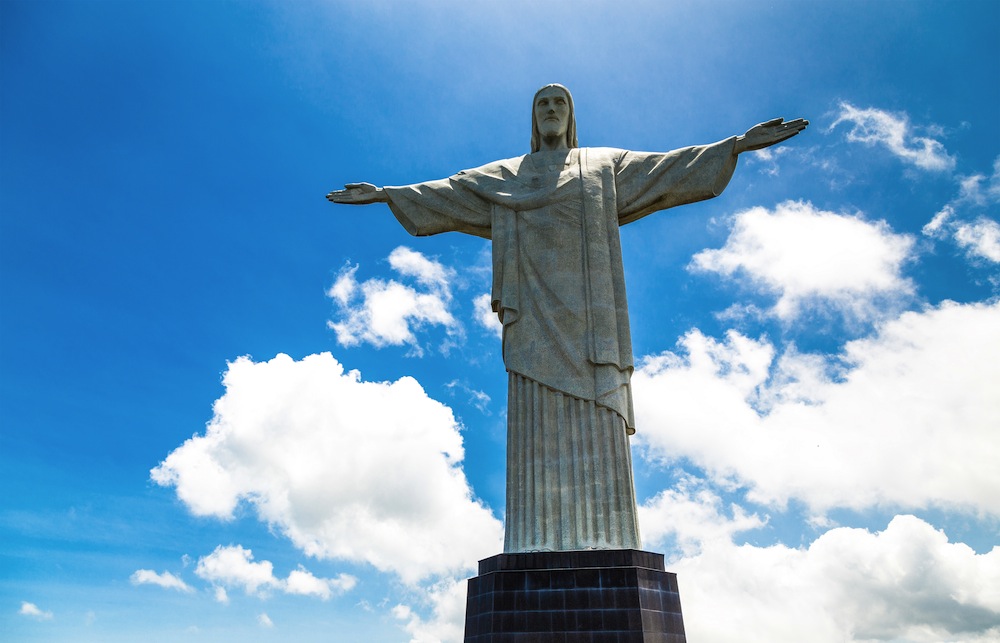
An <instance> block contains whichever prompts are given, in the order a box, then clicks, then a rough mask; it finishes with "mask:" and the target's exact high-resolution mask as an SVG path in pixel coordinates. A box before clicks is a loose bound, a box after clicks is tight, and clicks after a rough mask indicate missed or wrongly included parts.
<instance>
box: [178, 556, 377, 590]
mask: <svg viewBox="0 0 1000 643" xmlns="http://www.w3.org/2000/svg"><path fill="white" fill-rule="evenodd" d="M194 573H195V574H197V575H198V576H199V577H200V578H202V579H204V580H206V581H208V582H210V583H212V584H213V585H214V586H215V598H216V600H217V601H219V602H220V603H228V602H229V594H228V593H227V592H226V589H227V588H230V589H233V588H235V589H242V590H243V591H244V592H245V593H247V594H255V595H258V596H265V595H266V592H267V590H272V589H273V590H278V591H282V592H285V593H286V594H297V595H300V596H317V597H319V598H322V599H323V600H326V599H328V598H330V597H331V596H333V595H335V594H342V593H344V592H348V591H350V590H351V589H353V588H354V586H355V585H357V582H358V580H357V579H356V578H354V577H353V576H351V575H349V574H340V575H339V576H338V577H337V578H317V577H316V576H313V574H312V573H311V572H309V571H308V570H307V569H305V568H303V567H302V566H301V565H300V566H299V568H298V569H296V570H293V571H292V572H291V573H289V574H288V578H287V579H285V580H281V579H279V578H277V577H276V576H275V575H274V565H272V564H271V561H267V560H262V561H260V562H254V559H253V552H252V551H251V550H249V549H244V548H243V547H242V546H241V545H230V546H222V545H219V546H218V547H216V548H215V551H213V552H212V553H211V554H209V555H207V556H203V557H202V558H200V559H199V560H198V566H197V567H196V568H195V572H194Z"/></svg>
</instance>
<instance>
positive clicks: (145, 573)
mask: <svg viewBox="0 0 1000 643" xmlns="http://www.w3.org/2000/svg"><path fill="white" fill-rule="evenodd" d="M129 580H130V581H131V582H132V584H133V585H156V586H158V587H162V588H163V589H175V590H177V591H179V592H193V591H194V588H192V587H191V586H190V585H188V584H187V583H185V582H184V581H183V580H181V579H180V578H178V577H177V576H174V575H173V574H171V573H170V572H163V573H162V574H158V573H156V572H154V571H153V570H151V569H138V570H136V571H135V572H133V573H132V576H131V577H129Z"/></svg>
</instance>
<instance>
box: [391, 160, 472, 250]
mask: <svg viewBox="0 0 1000 643" xmlns="http://www.w3.org/2000/svg"><path fill="white" fill-rule="evenodd" d="M384 189H385V194H386V196H388V197H389V209H390V210H392V213H393V214H394V215H396V219H398V220H399V222H400V223H401V224H402V225H403V227H404V228H405V229H406V231H407V232H409V233H410V234H412V235H414V236H419V237H423V236H427V235H432V234H438V233H441V232H464V233H466V234H471V235H475V236H477V237H483V238H484V239H489V238H490V237H491V234H490V223H491V221H490V219H491V214H492V205H491V204H490V202H489V201H487V200H485V199H484V198H483V197H481V196H480V195H479V194H477V193H476V191H475V190H474V189H473V186H470V185H469V181H468V178H467V176H466V173H465V172H459V173H458V174H456V175H454V176H452V177H449V178H447V179H441V180H439V181H428V182H426V183H416V184H414V185H404V186H400V187H396V186H386V187H385V188H384Z"/></svg>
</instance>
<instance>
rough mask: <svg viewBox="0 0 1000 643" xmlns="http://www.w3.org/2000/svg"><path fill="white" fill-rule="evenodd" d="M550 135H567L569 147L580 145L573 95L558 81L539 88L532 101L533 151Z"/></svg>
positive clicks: (539, 147) (538, 148) (567, 145)
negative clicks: (577, 136) (577, 135)
mask: <svg viewBox="0 0 1000 643" xmlns="http://www.w3.org/2000/svg"><path fill="white" fill-rule="evenodd" d="M550 136H565V138H566V147H568V148H574V147H579V146H580V144H579V143H578V142H577V140H576V112H575V111H574V110H573V95H572V94H570V93H569V90H568V89H566V88H565V87H563V86H562V85H559V84H557V83H553V84H551V85H546V86H545V87H542V88H541V89H539V90H538V91H537V92H535V98H534V100H532V101H531V151H532V152H537V151H538V150H540V149H541V146H542V139H543V138H549V137H550Z"/></svg>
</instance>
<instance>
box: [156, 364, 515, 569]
mask: <svg viewBox="0 0 1000 643" xmlns="http://www.w3.org/2000/svg"><path fill="white" fill-rule="evenodd" d="M223 383H224V385H225V387H226V392H225V395H223V397H222V398H220V399H219V400H217V401H216V403H215V406H214V417H213V419H212V421H211V422H210V423H209V425H208V428H207V430H206V432H205V433H204V435H196V436H194V437H192V438H191V439H190V440H188V441H186V442H185V443H184V444H183V445H181V446H180V447H178V448H177V449H175V450H174V451H173V452H172V453H170V454H169V455H168V456H167V458H166V459H165V460H164V461H163V462H162V463H161V464H160V465H159V466H158V467H156V468H155V469H153V471H152V472H151V476H152V479H153V480H154V481H155V482H157V483H159V484H161V485H167V486H173V487H174V488H175V489H176V492H177V495H178V497H179V498H180V499H181V500H182V501H183V502H184V503H185V504H186V505H187V506H188V508H189V509H190V510H191V511H192V512H193V513H195V514H197V515H203V516H216V517H218V518H222V519H228V518H231V517H232V516H233V512H234V510H235V509H236V508H237V506H238V505H239V504H240V503H241V502H243V503H247V504H248V505H249V506H250V507H252V508H253V510H255V511H256V513H257V515H258V517H259V518H260V519H261V520H263V521H265V522H267V523H268V524H270V525H272V526H273V527H275V528H277V529H278V530H279V531H280V532H282V533H283V534H285V535H286V536H287V537H288V538H290V539H291V540H292V542H293V543H294V544H295V545H297V546H298V547H299V548H301V549H302V550H303V551H304V552H306V553H307V554H309V555H311V556H318V557H327V558H342V559H347V560H353V561H364V562H368V563H370V564H372V565H374V566H375V567H376V568H378V569H380V570H382V571H389V572H394V573H396V574H398V575H399V576H400V577H401V578H402V579H403V580H404V581H405V582H407V583H415V582H418V581H420V580H421V579H425V578H428V577H431V576H434V575H444V574H448V573H458V572H464V571H465V570H469V569H472V568H474V566H475V563H476V561H477V560H479V559H480V558H484V557H485V556H488V555H491V554H493V553H495V552H496V551H498V550H499V549H500V547H501V542H502V527H501V524H500V522H499V521H498V520H497V519H496V518H495V517H494V516H493V514H492V513H491V512H490V510H489V509H488V508H486V507H485V506H483V504H482V503H481V502H480V501H478V500H477V499H476V498H475V497H474V496H473V493H472V489H471V488H470V486H469V483H468V481H467V479H466V477H465V474H464V472H463V471H462V468H461V462H462V459H463V458H464V449H463V447H462V436H461V434H460V429H459V426H458V424H457V423H456V420H455V418H454V415H453V413H452V411H451V409H449V408H448V407H447V406H444V405H443V404H441V403H439V402H437V401H435V400H433V399H431V398H429V397H428V396H427V394H426V393H425V392H424V390H423V388H421V386H420V385H419V384H418V383H417V381H416V380H414V379H412V378H410V377H403V378H401V379H399V380H397V381H395V382H366V381H363V380H362V379H361V374H360V373H359V372H357V371H350V372H346V373H345V371H344V367H343V366H342V365H341V364H340V363H338V362H337V360H335V359H334V358H333V356H331V355H330V354H329V353H323V354H320V355H310V356H308V357H306V358H304V359H302V360H301V361H295V360H293V359H291V358H290V357H288V356H286V355H279V356H277V357H275V358H274V359H272V360H270V361H267V362H259V363H255V362H253V361H252V360H250V359H249V358H240V359H238V360H236V361H235V362H233V363H231V364H229V368H228V370H227V372H226V374H225V377H224V379H223ZM244 551H245V550H244ZM231 555H232V556H233V558H231V559H227V560H230V561H231V562H232V564H233V565H234V566H242V567H246V563H247V562H249V559H247V558H246V557H245V556H243V554H239V553H238V552H237V553H235V554H231ZM240 558H243V560H242V561H241V560H240ZM199 565H201V563H199ZM257 569H259V568H257ZM260 571H261V573H260V575H259V576H253V578H258V577H259V578H263V579H267V578H269V576H268V574H264V573H263V570H260ZM266 586H267V582H265V581H261V582H260V583H258V584H257V585H256V586H255V587H266Z"/></svg>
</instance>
